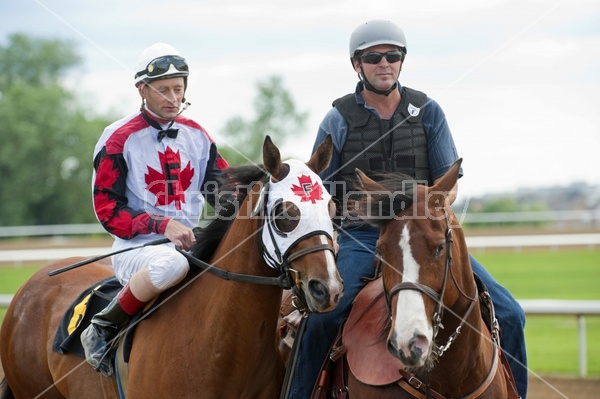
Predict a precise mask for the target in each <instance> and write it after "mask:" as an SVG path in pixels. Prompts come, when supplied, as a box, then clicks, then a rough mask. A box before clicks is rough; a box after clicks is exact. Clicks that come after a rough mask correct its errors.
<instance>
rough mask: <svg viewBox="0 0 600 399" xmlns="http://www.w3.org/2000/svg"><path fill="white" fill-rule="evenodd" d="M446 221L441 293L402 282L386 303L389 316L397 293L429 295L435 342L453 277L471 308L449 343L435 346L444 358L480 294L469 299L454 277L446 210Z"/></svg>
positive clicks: (390, 292) (419, 285)
mask: <svg viewBox="0 0 600 399" xmlns="http://www.w3.org/2000/svg"><path fill="white" fill-rule="evenodd" d="M444 220H445V221H446V233H445V236H446V241H445V242H446V243H445V245H446V262H445V267H444V281H443V283H442V289H441V290H440V292H437V291H435V290H433V289H432V288H431V287H429V286H427V285H425V284H421V283H418V282H412V281H402V282H400V283H398V284H396V285H394V286H393V287H392V288H391V289H390V291H389V293H387V295H386V302H387V308H388V314H389V315H391V312H392V310H391V300H392V298H393V296H394V295H396V294H397V293H399V292H400V291H402V290H415V291H420V292H422V293H424V294H425V295H427V296H428V297H430V298H431V299H433V300H434V301H435V303H436V309H435V312H434V313H433V327H432V328H433V342H435V338H436V337H437V334H438V333H439V331H440V330H441V329H443V328H444V326H443V324H442V317H443V315H444V294H445V292H446V287H447V285H448V276H450V277H452V281H453V282H454V285H455V286H456V288H457V289H458V291H459V292H460V294H461V295H462V296H463V297H465V298H467V299H468V300H469V301H470V302H471V303H470V305H469V308H468V309H467V311H466V312H465V314H464V316H463V317H461V322H460V324H459V325H458V327H457V328H456V330H455V331H454V333H452V335H450V337H449V338H448V342H446V344H445V345H437V344H436V345H435V346H434V349H433V350H434V351H435V354H436V355H438V356H442V355H443V354H444V352H445V351H447V350H448V348H450V345H452V342H454V340H455V339H456V337H458V335H459V334H460V330H461V329H462V326H463V325H464V324H465V322H466V319H467V317H469V315H470V314H471V312H472V311H473V308H474V307H475V303H476V302H477V297H478V294H477V292H475V296H474V297H473V298H471V297H469V296H468V295H467V294H465V292H464V291H463V290H462V288H461V287H460V285H458V282H457V281H456V277H455V276H454V271H453V270H452V244H453V243H454V240H453V236H452V229H451V228H450V223H449V220H448V214H447V212H446V210H444ZM384 287H385V284H384Z"/></svg>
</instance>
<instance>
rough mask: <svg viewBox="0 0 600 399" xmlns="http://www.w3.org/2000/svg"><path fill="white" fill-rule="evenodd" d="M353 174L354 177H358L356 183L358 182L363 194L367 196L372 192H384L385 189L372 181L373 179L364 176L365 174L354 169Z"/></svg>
mask: <svg viewBox="0 0 600 399" xmlns="http://www.w3.org/2000/svg"><path fill="white" fill-rule="evenodd" d="M354 172H355V173H356V176H357V177H358V181H359V182H360V185H361V189H362V191H364V192H365V194H367V195H369V193H370V192H372V191H379V192H381V191H386V190H385V188H384V187H383V186H382V185H381V184H379V183H377V182H376V181H374V180H373V179H371V178H370V177H369V176H367V175H365V173H364V172H363V171H362V170H360V169H358V168H356V169H355V170H354Z"/></svg>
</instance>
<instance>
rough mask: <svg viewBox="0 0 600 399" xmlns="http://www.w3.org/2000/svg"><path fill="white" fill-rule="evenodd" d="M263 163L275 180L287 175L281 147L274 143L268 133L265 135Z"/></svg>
mask: <svg viewBox="0 0 600 399" xmlns="http://www.w3.org/2000/svg"><path fill="white" fill-rule="evenodd" d="M263 165H264V167H265V169H266V170H267V172H269V173H270V174H271V176H272V177H273V179H274V180H275V181H278V180H281V179H283V178H284V177H285V174H286V172H285V168H284V167H283V163H282V162H281V153H280V152H279V148H277V146H276V145H275V144H273V141H272V140H271V137H270V136H268V135H267V136H266V137H265V141H264V143H263Z"/></svg>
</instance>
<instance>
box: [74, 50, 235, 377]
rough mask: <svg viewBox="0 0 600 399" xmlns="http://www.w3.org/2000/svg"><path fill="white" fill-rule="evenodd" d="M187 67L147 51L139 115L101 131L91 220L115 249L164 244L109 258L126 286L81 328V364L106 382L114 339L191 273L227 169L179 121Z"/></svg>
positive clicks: (187, 123)
mask: <svg viewBox="0 0 600 399" xmlns="http://www.w3.org/2000/svg"><path fill="white" fill-rule="evenodd" d="M188 75H189V66H188V64H187V62H186V60H185V59H184V58H183V57H182V56H181V55H180V54H179V52H177V50H175V49H174V48H173V47H171V46H170V45H168V44H164V43H156V44H154V45H152V46H150V47H148V48H147V49H145V50H144V51H143V52H142V54H141V56H140V58H139V61H138V67H137V73H136V74H135V86H136V88H137V90H138V93H139V95H140V97H141V98H142V105H141V108H140V110H139V111H138V112H135V113H133V114H131V115H129V116H126V117H124V118H122V119H120V120H118V121H116V122H114V123H113V124H111V125H110V126H108V127H106V129H105V130H104V132H103V134H102V136H101V137H100V139H99V140H98V143H97V144H96V147H95V149H94V173H93V205H94V211H95V213H96V217H97V218H98V220H99V221H100V223H101V224H102V226H103V227H104V228H105V229H106V230H107V231H108V232H109V233H110V234H111V235H112V236H113V237H114V244H113V250H115V251H118V250H122V249H125V248H129V247H133V246H138V245H141V244H144V243H146V242H149V241H153V240H157V239H160V238H168V239H169V240H170V243H168V244H163V245H156V246H147V247H143V248H140V249H136V250H132V251H128V252H125V253H122V254H117V255H114V256H113V257H112V264H113V267H114V273H115V276H116V277H117V278H118V280H119V281H120V282H121V284H122V285H123V286H124V287H123V289H122V290H121V291H120V292H119V294H118V295H117V297H116V298H114V299H113V300H112V301H111V302H110V303H109V304H108V306H107V307H106V308H105V309H104V310H102V311H101V312H100V313H98V314H96V315H95V316H94V317H93V318H92V321H91V325H90V326H89V327H88V328H87V329H86V330H84V331H83V333H82V335H81V342H82V344H83V348H84V351H85V355H86V359H87V361H88V363H90V364H91V365H92V366H93V367H94V368H95V369H96V370H98V371H100V372H101V373H102V374H103V375H105V376H110V375H112V373H113V366H112V361H111V358H112V351H111V350H109V348H110V346H111V341H112V340H113V339H115V337H116V336H117V335H118V333H119V331H120V330H121V329H122V328H123V326H124V325H125V324H127V322H128V321H129V320H130V318H131V317H132V316H133V315H135V314H136V313H137V312H138V310H140V309H141V308H142V307H143V306H144V304H145V303H147V302H148V301H150V300H151V299H153V298H155V297H156V296H157V295H158V294H160V293H161V292H163V291H165V290H166V289H168V288H169V287H172V286H173V285H175V284H177V283H178V282H179V281H181V280H182V279H183V278H184V277H185V276H186V274H187V272H188V270H189V264H188V261H187V259H186V258H185V257H184V256H183V255H182V254H180V253H179V252H177V250H176V249H175V247H179V248H182V249H184V250H189V249H190V248H191V246H192V245H193V244H194V242H195V238H194V234H193V232H192V228H194V227H195V226H197V224H198V220H199V218H200V216H201V214H202V210H203V207H204V203H205V201H206V200H208V201H209V203H211V204H213V205H214V201H215V197H214V195H215V192H214V190H215V189H216V184H214V183H213V182H214V181H216V178H217V176H218V175H219V174H220V173H221V171H222V170H223V169H224V168H225V167H227V162H226V161H225V160H224V159H223V158H221V156H220V155H219V153H218V151H217V148H216V146H215V143H214V142H213V140H212V139H211V138H210V136H209V135H208V134H207V133H206V131H205V130H204V129H203V128H202V127H201V126H200V125H199V124H198V123H196V122H195V121H193V120H191V119H188V118H186V117H183V116H181V113H182V112H183V111H184V110H185V109H186V108H187V107H188V106H189V103H188V102H186V100H185V91H186V89H187V82H188Z"/></svg>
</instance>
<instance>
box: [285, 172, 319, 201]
mask: <svg viewBox="0 0 600 399" xmlns="http://www.w3.org/2000/svg"><path fill="white" fill-rule="evenodd" d="M298 183H299V184H300V185H299V186H297V185H295V184H292V192H293V193H294V194H295V195H297V196H298V197H300V202H307V201H310V202H312V203H313V204H314V203H316V201H318V200H322V199H323V187H321V185H320V184H319V183H318V182H317V183H313V182H312V180H311V178H310V176H306V175H302V176H300V177H298Z"/></svg>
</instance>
